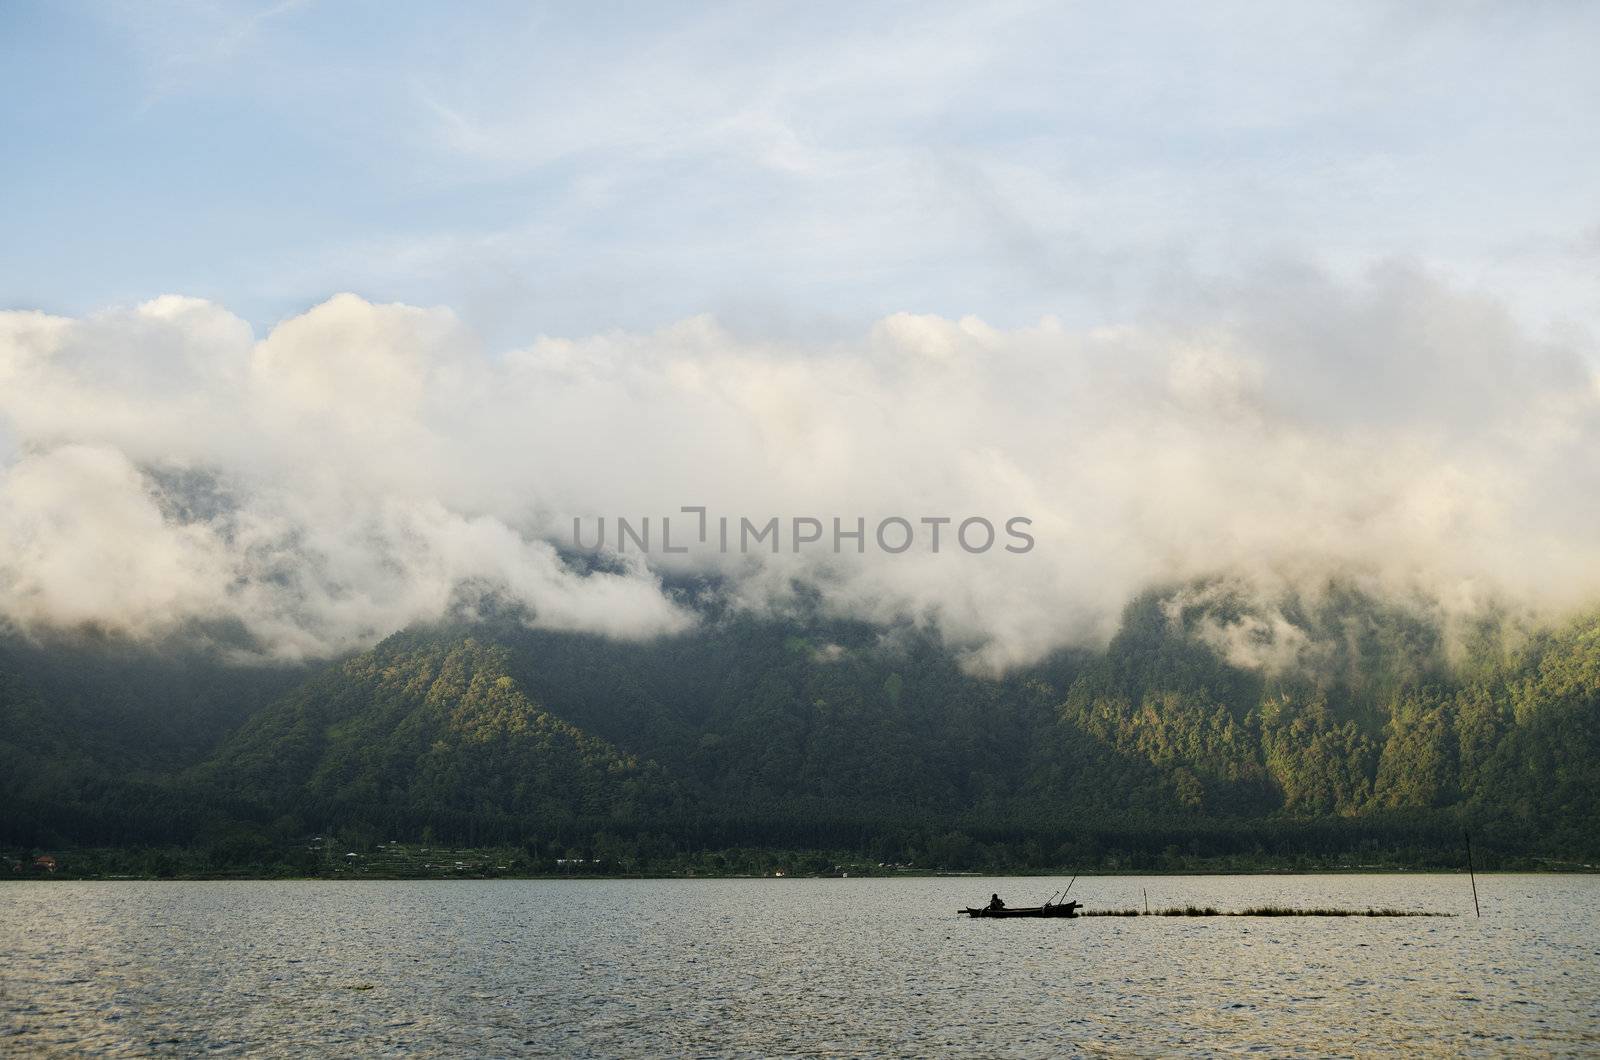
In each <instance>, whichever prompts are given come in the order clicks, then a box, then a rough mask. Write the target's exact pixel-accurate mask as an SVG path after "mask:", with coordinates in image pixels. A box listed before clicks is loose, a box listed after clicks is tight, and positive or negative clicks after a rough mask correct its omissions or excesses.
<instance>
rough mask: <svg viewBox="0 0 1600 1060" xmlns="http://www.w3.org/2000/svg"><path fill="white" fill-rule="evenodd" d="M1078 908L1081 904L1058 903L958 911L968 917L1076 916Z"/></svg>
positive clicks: (986, 907)
mask: <svg viewBox="0 0 1600 1060" xmlns="http://www.w3.org/2000/svg"><path fill="white" fill-rule="evenodd" d="M1080 908H1082V903H1081V902H1059V903H1057V904H1055V905H1049V904H1046V905H1023V906H1018V907H1017V908H1015V909H1012V908H1010V907H1009V906H1008V907H1006V908H1003V909H990V908H989V907H988V906H984V907H983V908H981V909H973V908H972V907H971V906H968V907H967V908H965V909H962V910H960V912H963V913H965V914H967V915H968V916H970V917H980V916H993V917H1007V916H1077V915H1078V910H1079V909H1080Z"/></svg>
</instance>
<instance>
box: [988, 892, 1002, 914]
mask: <svg viewBox="0 0 1600 1060" xmlns="http://www.w3.org/2000/svg"><path fill="white" fill-rule="evenodd" d="M1005 907H1006V904H1005V903H1004V902H1002V901H1001V900H1000V896H999V895H998V894H991V895H990V896H989V908H990V909H991V910H993V909H1004V908H1005Z"/></svg>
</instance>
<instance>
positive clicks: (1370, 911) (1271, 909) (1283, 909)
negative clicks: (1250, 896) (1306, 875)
mask: <svg viewBox="0 0 1600 1060" xmlns="http://www.w3.org/2000/svg"><path fill="white" fill-rule="evenodd" d="M1078 915H1079V916H1383V917H1392V916H1455V915H1456V914H1454V913H1433V912H1427V911H1424V910H1419V909H1375V908H1370V907H1369V908H1367V909H1334V908H1330V907H1321V908H1311V909H1299V908H1295V907H1293V906H1286V905H1255V906H1250V907H1249V908H1247V909H1230V910H1227V911H1223V910H1221V909H1218V908H1216V907H1215V906H1209V905H1206V906H1200V905H1179V906H1170V907H1168V908H1166V909H1152V910H1150V911H1148V912H1146V911H1144V910H1140V909H1085V910H1083V911H1082V912H1080V913H1079V914H1078Z"/></svg>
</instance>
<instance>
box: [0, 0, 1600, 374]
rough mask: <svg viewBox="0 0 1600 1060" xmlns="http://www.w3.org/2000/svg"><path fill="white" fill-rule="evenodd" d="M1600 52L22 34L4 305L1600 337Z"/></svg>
mask: <svg viewBox="0 0 1600 1060" xmlns="http://www.w3.org/2000/svg"><path fill="white" fill-rule="evenodd" d="M1291 8H1292V10H1291ZM1597 44H1600V8H1596V7H1593V6H1591V5H1580V4H1502V5H1492V4H1361V3H1356V4H1344V3H1341V4H1325V5H1278V4H1266V3H1262V4H1221V5H1188V4H1172V5H1161V4H1154V5H1113V4H1103V5H1075V4H1048V5H1038V4H1027V3H1001V4H992V5H939V4H895V3H890V4H877V5H865V6H863V5H817V4H803V5H801V4H795V5H773V4H740V5H724V6H714V7H695V6H689V5H657V4H594V5H592V4H584V5H576V4H565V5H558V4H550V5H524V4H490V3H481V4H471V5H440V4H433V5H428V4H402V3H388V2H385V3H361V2H356V3H340V4H332V3H316V2H304V3H293V2H289V3H284V2H277V3H244V2H239V3H234V2H226V0H218V2H206V3H199V2H196V3H164V2H152V3H125V4H124V3H104V4H98V3H71V2H67V3H44V2H32V0H12V2H10V3H6V4H4V5H0V87H3V92H0V142H3V143H4V144H5V148H4V165H3V166H0V182H3V183H0V191H3V195H0V238H3V241H4V245H5V248H6V249H5V253H4V255H3V256H0V305H4V306H5V307H7V308H42V309H46V310H49V311H53V312H62V313H73V314H77V313H83V312H87V311H92V310H96V309H99V308H102V307H106V306H111V305H118V304H129V303H135V302H138V301H141V300H144V299H147V298H150V297H153V296H156V295H159V294H162V293H171V292H178V293H183V294H189V295H195V296H200V297H205V298H208V299H213V300H216V301H218V302H221V303H223V304H225V305H227V306H228V307H229V308H230V309H232V310H233V311H234V312H236V313H239V314H241V315H242V316H244V317H245V318H247V319H248V320H250V321H251V322H252V323H253V324H254V325H255V326H256V328H257V329H258V331H260V330H263V329H264V328H265V327H267V326H270V324H272V323H273V322H275V321H277V320H279V319H282V318H284V317H286V316H289V315H292V314H294V313H296V312H299V311H301V310H303V309H305V308H306V307H307V306H309V305H312V304H315V303H316V302H319V301H321V300H322V299H324V298H325V297H327V296H328V295H330V294H332V293H334V292H336V291H341V290H351V291H355V292H357V293H360V294H361V295H363V296H364V297H367V298H369V299H374V300H380V301H387V300H401V301H406V302H411V303H416V304H424V305H434V304H442V305H448V306H451V307H452V308H454V309H455V310H456V311H457V312H458V313H459V314H460V315H461V316H462V317H463V318H464V319H465V320H467V321H468V322H469V323H470V324H471V325H472V326H473V327H475V328H477V329H478V330H479V331H480V333H481V334H483V335H485V336H486V337H487V338H488V340H489V341H490V342H491V344H497V345H506V344H515V343H519V342H525V341H528V340H530V339H531V338H532V337H533V336H535V335H537V334H540V333H551V334H589V333H594V332H599V331H604V330H608V329H611V328H618V327H621V328H650V327H655V326H659V325H661V324H664V323H667V322H670V321H672V320H676V319H681V318H684V317H687V316H690V315H693V314H698V313H702V312H710V313H713V314H716V315H717V316H718V317H719V318H720V319H722V320H723V321H724V322H725V323H726V324H727V325H728V326H730V327H733V328H735V329H738V330H741V331H745V332H753V333H762V334H776V335H784V334H789V333H803V334H805V335H808V336H810V335H816V334H827V333H845V334H848V333H855V332H857V331H859V329H860V328H861V327H863V326H864V325H865V324H866V323H867V322H869V321H871V320H873V319H877V318H880V317H882V316H885V315H887V314H889V313H892V312H896V311H902V310H905V311H912V312H932V313H940V314H944V315H947V316H952V317H956V316H961V315H964V314H976V315H978V316H981V317H983V318H984V319H986V320H989V321H991V322H994V323H997V324H999V325H1002V326H1015V325H1018V324H1021V323H1025V322H1029V321H1033V320H1036V319H1038V318H1039V317H1040V316H1042V315H1045V314H1055V315H1058V316H1060V317H1062V318H1063V319H1064V320H1066V321H1068V322H1069V323H1073V324H1099V323H1107V322H1117V321H1120V320H1123V319H1127V318H1135V317H1140V316H1147V315H1149V314H1151V313H1161V312H1166V311H1169V310H1170V309H1172V307H1174V306H1178V305H1182V304H1184V303H1186V302H1188V301H1192V300H1195V299H1200V300H1204V299H1206V298H1207V297H1208V296H1209V295H1210V294H1211V292H1213V291H1214V290H1215V289H1216V287H1217V286H1218V285H1223V286H1226V285H1228V284H1231V283H1234V282H1237V279H1238V277H1241V276H1249V275H1251V274H1253V273H1257V272H1260V271H1261V270H1271V269H1273V268H1275V267H1276V263H1280V262H1283V261H1285V260H1292V261H1300V262H1306V263H1310V264H1313V265H1316V266H1318V267H1321V268H1325V269H1329V270H1332V271H1334V272H1335V273H1346V272H1360V271H1361V270H1363V269H1365V268H1367V267H1369V266H1370V265H1372V264H1373V263H1375V262H1380V261H1382V260H1384V259H1387V258H1393V257H1400V258H1402V259H1406V260H1410V261H1414V262H1417V263H1421V264H1422V265H1424V266H1426V267H1429V268H1431V269H1434V270H1437V271H1438V272H1439V274H1441V275H1443V276H1445V277H1448V278H1449V279H1451V280H1452V281H1456V282H1459V283H1461V284H1463V285H1465V286H1467V287H1469V288H1471V289H1475V290H1485V291H1488V292H1491V293H1493V294H1495V295H1496V296H1498V297H1500V298H1503V299H1505V300H1507V301H1508V302H1510V303H1511V304H1512V305H1513V306H1514V307H1515V308H1516V310H1517V311H1518V312H1519V313H1521V314H1524V315H1525V316H1527V317H1528V318H1529V319H1530V320H1532V321H1534V322H1535V323H1536V324H1538V325H1539V326H1543V325H1544V324H1547V323H1549V322H1551V321H1555V322H1561V321H1566V322H1572V323H1578V324H1580V325H1583V326H1587V327H1592V326H1593V325H1594V323H1595V320H1596V318H1597V315H1600V313H1597V306H1596V288H1595V281H1596V264H1597V259H1600V203H1597V201H1596V193H1595V188H1596V187H1597V182H1596V176H1597V174H1600V122H1596V121H1595V120H1594V116H1595V105H1596V101H1597V100H1600V72H1597V71H1600V64H1595V63H1594V62H1593V53H1594V51H1595V47H1596V45H1597Z"/></svg>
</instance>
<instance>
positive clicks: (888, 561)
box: [0, 265, 1600, 669]
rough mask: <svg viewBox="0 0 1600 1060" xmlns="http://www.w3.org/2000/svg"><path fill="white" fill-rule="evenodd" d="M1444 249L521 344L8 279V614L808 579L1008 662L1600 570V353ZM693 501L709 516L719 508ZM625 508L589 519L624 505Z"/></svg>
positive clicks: (647, 626)
mask: <svg viewBox="0 0 1600 1060" xmlns="http://www.w3.org/2000/svg"><path fill="white" fill-rule="evenodd" d="M1594 364H1595V361H1594V360H1593V351H1592V349H1591V348H1590V347H1589V345H1588V342H1587V340H1586V339H1584V338H1583V337H1582V336H1576V337H1573V336H1568V337H1566V338H1561V337H1557V338H1548V337H1542V336H1535V335H1531V334H1529V333H1527V332H1526V331H1525V330H1524V329H1522V328H1521V327H1519V326H1518V324H1517V323H1516V322H1515V321H1514V320H1513V319H1512V318H1511V317H1510V315H1509V314H1508V313H1507V312H1506V311H1505V310H1504V309H1503V308H1502V307H1501V306H1499V305H1498V304H1497V303H1495V302H1494V301H1493V300H1491V299H1487V298H1485V297H1482V296H1480V295H1476V294H1471V293H1467V292H1463V291H1461V290H1458V289H1455V288H1452V287H1451V286H1449V285H1447V284H1445V283H1442V282H1441V281H1439V280H1438V279H1437V278H1434V277H1431V276H1429V275H1428V274H1426V273H1423V272H1421V271H1419V270H1417V269H1414V268H1410V267H1407V266H1403V265H1389V266H1385V267H1383V268H1380V269H1377V270H1375V271H1373V272H1372V273H1370V274H1369V275H1368V276H1366V277H1365V278H1364V279H1362V280H1361V281H1359V282H1354V283H1352V282H1347V281H1337V280H1334V279H1331V278H1329V277H1328V276H1326V275H1323V274H1320V273H1318V272H1315V271H1312V270H1305V269H1298V270H1297V269H1286V268H1277V269H1274V270H1273V271H1272V273H1271V274H1270V277H1264V278H1260V279H1256V280H1251V281H1242V282H1240V283H1238V284H1236V285H1235V286H1234V287H1232V288H1231V289H1227V290H1220V289H1219V290H1215V291H1213V292H1212V294H1211V297H1210V298H1209V299H1208V300H1207V301H1206V302H1205V304H1203V305H1201V304H1194V305H1191V306H1190V307H1189V308H1188V309H1186V310H1184V311H1183V312H1172V313H1169V314H1167V315H1166V316H1165V317H1163V318H1161V319H1154V320H1147V321H1143V322H1135V323H1130V324H1129V325H1127V326H1123V327H1117V328H1104V329H1097V330H1093V331H1088V332H1081V331H1074V330H1070V329H1068V328H1066V327H1065V326H1063V325H1062V324H1061V323H1059V322H1058V321H1055V320H1053V319H1050V318H1046V319H1044V320H1042V321H1040V322H1039V323H1037V324H1036V325H1034V326H1031V327H1026V328H1020V329H1011V330H1002V329H997V328H994V327H991V326H989V325H987V324H985V323H984V322H983V321H981V320H978V319H976V318H971V317H968V318H963V319H959V320H951V319H945V318H941V317H935V316H915V315H909V314H896V315H893V316H889V317H887V318H884V319H882V320H880V321H878V322H877V323H876V324H875V325H874V326H873V327H872V328H871V329H870V331H869V332H867V333H866V334H862V335H859V336H858V337H856V338H854V339H852V340H849V341H827V342H817V343H814V344H806V343H801V342H794V341H785V342H773V341H765V340H760V339H754V338H750V337H748V336H744V335H739V334H734V333H731V332H730V331H728V330H726V329H724V328H723V327H721V326H719V325H718V323H717V322H716V321H715V320H713V319H711V318H694V319H690V320H685V321H682V322H680V323H678V324H675V325H673V326H670V327H667V328H664V329H662V330H659V331H656V332H653V333H630V332H613V333H605V334H598V335H592V336H589V337H585V338H549V337H541V338H539V339H537V340H536V341H534V342H532V343H531V344H529V345H526V346H523V347H521V348H517V349H514V350H511V351H509V352H504V353H500V352H495V351H490V350H486V349H485V348H484V347H483V345H482V344H481V342H480V341H479V339H478V338H477V337H476V336H475V335H474V334H473V333H472V332H471V331H470V330H469V329H468V328H466V327H465V326H464V325H463V324H462V323H461V321H460V320H459V319H458V318H457V317H456V316H455V315H454V314H452V313H451V312H450V311H448V310H445V309H422V308H415V307H412V306H406V305H375V304H370V303H368V302H366V301H364V300H362V299H361V298H358V297H356V296H353V295H339V296H336V297H334V298H331V299H329V300H328V301H326V302H324V303H322V304H320V305H318V306H316V307H314V308H313V309H311V310H309V311H308V312H305V313H304V314H302V315H299V316H296V317H294V318H292V319H289V320H286V321H284V322H282V323H280V324H279V325H277V326H276V327H274V328H272V329H271V331H270V332H269V333H268V334H266V335H265V336H261V337H258V336H256V335H255V334H253V333H252V329H251V328H250V326H249V325H248V324H246V323H245V322H244V321H242V320H241V319H240V318H238V317H237V316H234V315H233V314H231V313H229V312H228V310H227V309H225V308H224V307H222V306H219V305H215V304H211V303H208V302H205V301H200V300H196V299H190V298H181V297H174V296H168V297H163V298H159V299H156V300H154V301H151V302H147V303H145V304H142V305H139V306H137V307H136V308H132V309H116V310H110V311H106V312H102V313H98V314H94V315H90V316H86V317H83V318H76V319H69V318H62V317H55V316H48V315H45V314H42V313H36V312H10V313H3V314H0V617H3V619H4V620H5V621H6V622H8V623H10V624H11V625H13V626H16V627H20V628H22V629H24V630H32V629H42V628H52V627H73V626H83V625H92V626H96V627H101V628H106V629H110V630H113V631H117V632H122V633H127V634H130V635H135V636H158V635H161V634H163V633H166V632H171V631H172V630H174V629H177V628H180V627H181V626H183V625H185V624H187V623H194V622H201V623H231V624H236V625H237V626H239V627H242V628H243V630H244V631H246V632H247V633H248V634H249V635H250V637H251V638H252V639H253V640H254V642H255V643H256V644H257V645H259V647H260V650H261V651H262V652H264V653H267V654H271V655H275V656H281V657H289V658H296V657H313V656H324V655H329V654H333V653H337V652H340V651H344V650H348V649H351V648H354V647H357V646H360V645H363V644H366V643H370V642H371V641H373V640H374V639H376V638H378V637H381V636H383V635H385V634H387V633H389V632H391V631H393V630H394V629H397V628H400V627H403V626H405V625H406V624H408V623H413V622H417V621H424V620H427V619H431V618H434V617H437V616H439V615H441V614H442V613H444V612H446V611H447V610H448V609H449V608H451V607H452V606H455V605H457V604H459V603H460V602H461V601H462V600H463V599H471V598H472V596H473V594H475V593H483V592H494V593H496V594H499V595H501V596H503V597H506V598H509V599H512V600H514V601H517V602H518V603H520V604H522V605H524V606H525V607H526V608H527V609H528V612H529V614H530V615H531V616H532V617H531V621H533V622H535V623H537V624H539V625H542V626H545V627H548V628H554V629H570V630H585V631H593V632H599V633H604V634H607V635H612V636H619V637H648V636H653V635H657V634H660V633H667V632H673V631H678V630H682V629H685V628H688V627H689V626H690V625H692V623H693V621H694V617H693V614H692V612H691V611H689V610H687V609H686V608H685V607H684V606H683V604H682V602H681V601H680V600H678V599H677V598H676V597H675V596H674V595H673V594H672V593H671V592H669V591H668V590H667V589H666V588H664V585H663V576H665V575H671V574H676V573H687V572H691V571H699V572H706V573H712V572H714V573H717V574H720V575H722V576H723V577H722V579H721V581H720V584H721V585H722V586H723V589H722V590H721V591H723V592H724V593H726V594H727V596H728V598H729V600H730V601H731V602H733V603H734V604H736V605H738V606H742V607H748V608H754V609H770V608H782V607H784V606H785V605H786V604H787V603H789V602H791V601H792V600H793V599H794V594H795V593H796V591H797V586H805V587H807V588H808V589H817V590H820V593H821V599H822V601H823V606H824V607H825V608H827V609H829V610H830V611H832V612H833V613H836V614H840V615H849V616H854V617H859V618H863V619H867V620H871V621H882V622H890V621H905V620H911V621H917V622H921V623H926V624H930V625H935V626H937V627H938V628H939V629H940V630H941V631H942V632H943V634H944V635H945V636H946V637H948V638H949V639H951V640H952V641H953V642H955V643H958V644H960V645H962V646H963V647H964V648H965V649H966V650H968V651H969V653H970V658H971V659H972V661H973V662H974V664H975V665H979V666H985V667H989V668H994V669H1001V668H1004V667H1006V666H1010V665H1016V664H1020V663H1025V662H1028V661H1030V660H1034V659H1037V658H1039V657H1040V656H1041V655H1042V654H1044V653H1046V652H1048V651H1049V650H1051V649H1052V648H1055V647H1059V646H1063V645H1069V644H1094V643H1098V642H1101V641H1103V640H1104V639H1105V638H1106V637H1107V636H1108V635H1109V634H1110V633H1111V632H1112V631H1114V628H1115V624H1116V620H1117V616H1118V614H1119V612H1120V610H1121V608H1122V606H1123V605H1124V604H1125V603H1126V602H1127V600H1128V599H1129V598H1130V597H1131V596H1132V595H1134V594H1135V593H1137V592H1139V591H1141V590H1142V589H1145V588H1147V587H1149V586H1152V585H1156V584H1163V583H1170V582H1173V581H1177V580H1183V579H1190V578H1196V577H1206V576H1214V575H1218V574H1223V575H1229V576H1232V577H1235V578H1238V579H1241V580H1243V581H1244V582H1246V583H1248V584H1251V585H1256V586H1260V587H1262V588H1264V589H1273V588H1300V589H1309V590H1311V591H1314V590H1315V587H1316V586H1317V585H1318V584H1325V583H1326V581H1327V579H1328V578H1330V577H1339V578H1342V579H1348V580H1354V581H1356V582H1358V583H1360V584H1362V585H1364V586H1367V587H1369V588H1371V589H1372V590H1373V591H1377V592H1382V593H1386V594H1391V595H1408V596H1412V597H1415V598H1418V599H1423V600H1426V601H1428V602H1429V604H1430V606H1435V607H1437V608H1439V609H1440V610H1441V611H1443V612H1444V613H1446V614H1471V613H1473V612H1475V611H1477V610H1480V609H1482V608H1484V607H1488V606H1491V605H1493V606H1502V605H1505V604H1510V605H1513V606H1518V607H1524V608H1530V609H1536V610H1539V611H1542V612H1546V613H1554V612H1557V611H1560V610H1563V609H1567V608H1571V607H1575V606H1578V605H1581V604H1583V603H1585V602H1589V601H1592V600H1593V599H1595V598H1596V597H1597V596H1600V535H1597V534H1596V533H1595V529H1594V528H1595V527H1596V526H1600V461H1596V460H1595V454H1596V453H1597V452H1600V377H1597V375H1596V372H1595V369H1594ZM683 505H706V506H707V507H708V508H710V509H711V511H712V512H713V513H714V514H716V513H720V514H726V515H730V516H734V517H738V516H741V515H745V516H749V517H750V518H752V519H760V520H765V519H766V518H768V517H770V516H779V517H781V518H783V519H788V518H790V517H792V516H796V515H803V516H816V517H820V518H823V519H827V518H829V517H831V516H836V515H837V516H842V517H846V518H847V519H850V520H853V519H854V518H855V517H857V516H860V517H864V518H866V519H867V520H868V522H869V525H871V524H872V523H874V522H875V521H876V520H877V519H880V518H883V517H886V516H890V515H902V516H905V517H908V518H911V519H913V520H915V519H916V518H918V517H920V516H938V515H943V516H951V517H954V518H956V519H958V520H959V519H960V518H963V517H965V516H968V515H983V516H986V517H988V518H990V519H991V520H993V521H995V522H996V523H997V524H1000V523H1003V521H1004V520H1005V519H1006V518H1008V517H1010V516H1013V515H1024V516H1027V517H1029V518H1031V519H1032V520H1033V524H1032V527H1031V532H1032V534H1033V535H1034V537H1035V538H1036V540H1037V545H1036V547H1035V548H1034V549H1033V550H1032V551H1031V552H1029V553H1027V554H1023V555H1016V554H1010V553H1006V552H1005V551H1003V550H1000V549H995V550H993V551H991V552H988V553H985V554H983V555H970V554H965V553H962V552H960V551H952V550H949V549H946V550H943V551H941V552H940V553H939V554H938V555H934V554H931V553H930V552H928V551H927V550H926V549H925V548H921V547H919V548H914V549H912V550H911V551H909V552H907V553H904V554H899V555H891V554H884V553H882V552H880V551H877V550H875V549H869V550H868V552H867V554H865V555H855V554H853V553H846V554H844V555H838V556H835V555H832V554H828V553H810V552H808V553H806V554H802V555H794V554H792V553H790V552H788V551H784V552H781V553H780V554H777V555H772V554H766V553H763V554H750V555H718V554H716V553H714V552H708V551H694V552H691V553H690V554H688V555H683V556H664V555H661V554H654V555H651V556H648V557H645V556H641V555H637V554H632V553H630V554H628V555H624V556H622V557H620V559H619V561H618V562H616V563H615V564H613V565H610V566H606V567H605V568H604V569H603V570H601V571H600V572H597V573H584V572H582V571H581V570H578V569H575V568H574V566H572V565H570V564H569V562H568V561H567V558H564V553H563V549H564V548H565V547H566V546H568V545H569V544H570V539H571V527H572V520H573V518H574V517H581V518H584V519H587V520H593V519H594V518H595V517H597V516H607V517H613V518H614V517H616V516H618V515H621V516H629V517H642V516H652V517H658V516H660V515H664V514H665V515H676V514H677V513H678V512H679V509H680V507H681V506H683ZM687 522H688V520H687V519H686V520H685V524H686V525H687ZM591 525H592V523H591Z"/></svg>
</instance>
